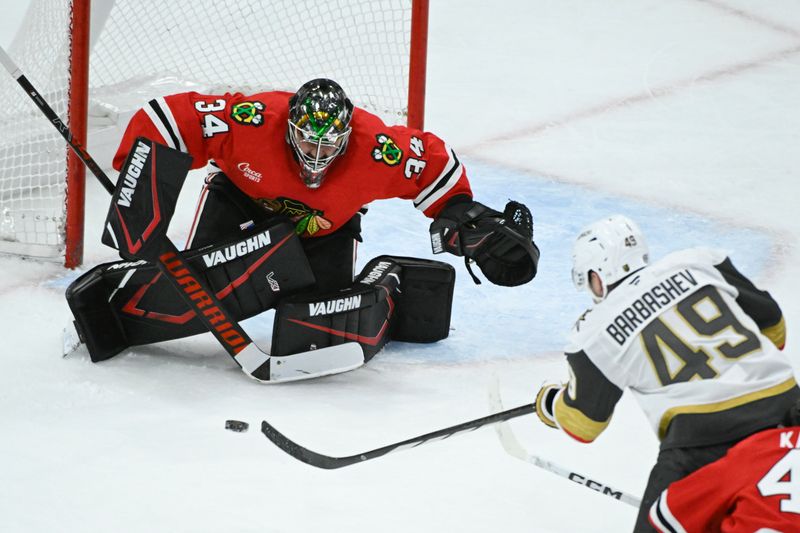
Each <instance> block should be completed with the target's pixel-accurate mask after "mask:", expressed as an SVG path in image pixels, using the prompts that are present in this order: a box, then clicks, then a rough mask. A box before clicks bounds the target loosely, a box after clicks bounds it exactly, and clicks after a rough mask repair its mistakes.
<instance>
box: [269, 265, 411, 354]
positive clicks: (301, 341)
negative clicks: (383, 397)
mask: <svg viewBox="0 0 800 533" xmlns="http://www.w3.org/2000/svg"><path fill="white" fill-rule="evenodd" d="M399 285H400V265H399V264H397V263H396V262H394V261H391V260H389V259H388V258H384V257H379V258H376V259H373V260H372V261H370V262H369V263H367V265H366V266H365V267H364V270H362V272H361V274H359V276H358V278H357V279H356V281H355V283H354V284H353V285H352V286H351V287H349V288H347V289H344V290H341V291H337V292H327V293H310V294H304V295H297V296H292V297H289V298H285V299H283V300H281V302H280V305H279V306H278V310H277V312H276V313H275V325H274V327H273V330H272V350H271V354H272V355H273V356H281V355H290V354H294V353H299V352H304V351H307V350H315V349H318V348H327V347H329V346H337V345H339V344H342V343H345V342H348V341H356V342H358V343H359V344H361V347H362V348H363V350H364V360H365V361H369V360H370V359H371V358H372V357H373V356H374V355H375V354H376V353H378V352H379V351H380V350H381V348H383V346H384V345H385V344H386V343H387V342H388V341H389V338H390V336H389V333H390V330H391V327H392V324H393V323H394V320H395V317H396V311H397V297H398V290H397V289H398V286H399Z"/></svg>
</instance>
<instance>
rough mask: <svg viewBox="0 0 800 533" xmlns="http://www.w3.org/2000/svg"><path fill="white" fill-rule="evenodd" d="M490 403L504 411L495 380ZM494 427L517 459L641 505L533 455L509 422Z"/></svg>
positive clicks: (490, 392)
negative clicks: (523, 444) (518, 437)
mask: <svg viewBox="0 0 800 533" xmlns="http://www.w3.org/2000/svg"><path fill="white" fill-rule="evenodd" d="M489 404H490V406H491V409H492V411H500V412H502V410H503V401H502V399H501V398H500V387H499V385H498V383H497V381H495V382H493V384H492V386H491V387H490V388H489ZM494 429H495V431H496V432H497V436H498V437H499V439H500V444H502V445H503V449H504V450H505V451H506V452H507V453H508V454H509V455H511V456H513V457H516V458H517V459H520V460H522V461H525V462H527V463H531V464H533V465H536V466H538V467H539V468H542V469H544V470H547V471H548V472H552V473H554V474H556V475H558V476H561V477H565V478H567V479H569V480H570V481H574V482H575V483H577V484H579V485H583V486H584V487H587V488H590V489H592V490H594V491H597V492H599V493H600V494H605V495H606V496H610V497H612V498H614V499H615V500H618V501H621V502H625V503H627V504H628V505H632V506H634V507H636V508H637V509H638V508H639V506H640V505H641V503H642V500H641V499H639V498H637V497H636V496H632V495H630V494H628V493H626V492H623V491H621V490H617V489H614V488H612V487H610V486H608V485H606V484H605V483H601V482H599V481H597V480H594V479H592V478H590V477H588V476H584V475H583V474H579V473H577V472H573V471H571V470H569V469H567V468H564V467H562V466H558V465H557V464H555V463H553V462H551V461H547V460H545V459H542V458H541V457H537V456H536V455H531V454H530V453H528V451H527V450H526V449H525V448H523V447H522V445H521V444H520V443H519V440H517V437H516V435H514V432H513V431H511V426H510V425H509V424H505V423H500V424H497V425H496V426H495V427H494Z"/></svg>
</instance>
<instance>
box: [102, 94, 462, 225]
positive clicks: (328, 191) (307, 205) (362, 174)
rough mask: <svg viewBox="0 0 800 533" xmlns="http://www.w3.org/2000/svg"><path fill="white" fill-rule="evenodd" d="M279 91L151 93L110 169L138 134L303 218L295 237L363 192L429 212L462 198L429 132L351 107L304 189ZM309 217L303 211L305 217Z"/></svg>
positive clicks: (449, 154)
mask: <svg viewBox="0 0 800 533" xmlns="http://www.w3.org/2000/svg"><path fill="white" fill-rule="evenodd" d="M291 96H292V94H291V93H288V92H265V93H258V94H254V95H252V96H244V95H242V94H238V93H237V94H226V95H222V96H219V95H203V94H197V93H193V92H190V93H181V94H175V95H171V96H167V97H164V98H156V99H154V100H151V101H150V102H149V103H148V104H147V105H146V106H144V107H143V108H142V109H141V110H139V111H138V112H137V113H136V114H135V115H134V116H133V118H132V119H131V122H130V124H128V129H127V130H126V132H125V136H124V138H123V140H122V143H121V144H120V147H119V150H118V151H117V154H116V155H115V157H114V168H116V169H117V170H119V168H120V167H121V166H122V164H123V162H124V161H125V158H126V156H127V154H128V150H129V149H130V147H131V145H132V143H133V140H134V139H135V138H136V137H139V136H143V137H148V138H150V139H153V140H155V141H157V142H160V143H163V144H166V145H168V146H170V147H172V148H175V149H178V150H181V151H183V152H188V153H189V154H191V155H192V157H194V161H193V164H192V168H201V167H203V166H205V165H206V163H207V162H208V161H209V160H213V161H214V163H215V164H216V165H217V166H218V167H219V168H220V169H221V170H222V171H223V172H224V173H225V174H226V175H227V176H228V177H229V178H230V179H231V181H232V182H233V183H234V184H235V185H236V186H237V187H238V188H239V189H241V190H242V191H243V192H245V193H246V194H247V195H248V196H250V197H252V198H254V199H257V200H259V201H261V202H262V203H263V204H264V205H265V206H266V207H267V208H269V209H270V210H271V211H274V212H276V213H280V214H285V215H287V216H289V217H290V218H293V219H295V220H298V219H305V220H307V221H309V223H308V224H306V225H304V227H302V228H300V227H298V232H299V233H301V236H303V237H313V236H322V235H326V234H329V233H332V232H334V231H336V230H337V229H338V228H340V227H341V226H342V225H343V224H344V223H345V222H347V221H348V220H349V219H350V218H351V217H353V216H354V215H355V214H356V213H357V212H358V210H359V209H360V208H361V207H362V206H364V205H366V204H368V203H370V202H372V201H373V200H379V199H385V198H404V199H408V200H413V202H414V206H415V207H416V208H417V209H419V210H420V211H422V212H423V213H425V215H427V216H428V217H435V216H436V215H437V214H438V213H439V211H440V210H441V209H442V207H443V206H444V205H445V204H446V203H447V201H448V200H449V199H451V198H453V197H454V196H457V195H467V196H468V197H470V198H471V196H472V192H471V190H470V186H469V182H468V180H467V176H466V172H465V170H464V167H463V165H462V164H461V163H460V162H459V160H458V158H457V157H456V155H455V153H454V152H453V151H452V150H451V149H450V148H449V147H448V146H447V145H446V144H445V143H444V142H443V141H442V140H441V139H440V138H438V137H437V136H436V135H434V134H432V133H427V132H422V131H419V130H415V129H411V128H407V127H405V126H387V125H386V124H384V122H383V121H382V120H381V119H380V118H378V117H376V116H375V115H372V114H371V113H368V112H367V111H364V110H363V109H359V108H356V109H355V110H354V112H353V118H352V121H351V123H350V125H351V126H352V129H353V131H352V133H351V135H350V138H349V141H348V146H347V149H346V150H345V152H344V153H343V154H341V155H340V156H339V157H338V158H337V159H336V161H335V162H334V163H333V164H332V165H331V167H330V169H329V170H328V172H327V174H326V177H325V181H324V183H323V184H322V186H321V187H319V188H318V189H311V188H308V187H306V186H305V185H304V184H303V182H302V181H301V179H300V177H299V172H300V167H299V165H298V163H297V162H296V160H295V159H294V156H293V152H292V150H291V148H290V146H289V145H288V144H287V142H286V134H287V126H288V115H289V98H290V97H291ZM308 215H313V216H308Z"/></svg>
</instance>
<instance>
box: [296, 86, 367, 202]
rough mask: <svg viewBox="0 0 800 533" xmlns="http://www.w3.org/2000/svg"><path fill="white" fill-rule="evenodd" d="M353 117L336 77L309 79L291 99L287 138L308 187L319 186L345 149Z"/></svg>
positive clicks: (350, 106)
mask: <svg viewBox="0 0 800 533" xmlns="http://www.w3.org/2000/svg"><path fill="white" fill-rule="evenodd" d="M352 117H353V104H352V103H351V102H350V100H349V99H348V98H347V95H346V94H345V93H344V90H343V89H342V88H341V87H340V86H339V84H338V83H336V82H335V81H333V80H328V79H325V78H319V79H315V80H311V81H309V82H306V83H304V84H303V86H302V87H300V89H298V90H297V93H295V95H294V96H292V98H291V99H290V100H289V128H288V130H287V133H286V140H287V142H288V143H289V145H290V146H291V147H292V150H293V152H294V154H295V157H296V158H297V161H298V162H299V163H300V167H301V168H300V177H301V178H302V180H303V183H305V184H306V186H307V187H309V188H311V189H316V188H317V187H319V186H320V185H321V184H322V179H323V178H324V177H325V173H326V172H327V170H328V167H329V166H330V164H331V163H333V160H334V159H336V157H337V156H339V155H340V154H342V153H343V152H344V150H345V148H346V147H347V138H348V137H349V136H350V131H351V128H350V119H351V118H352Z"/></svg>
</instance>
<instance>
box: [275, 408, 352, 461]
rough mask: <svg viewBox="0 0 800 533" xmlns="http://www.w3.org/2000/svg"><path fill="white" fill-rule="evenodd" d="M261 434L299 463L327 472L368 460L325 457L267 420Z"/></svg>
mask: <svg viewBox="0 0 800 533" xmlns="http://www.w3.org/2000/svg"><path fill="white" fill-rule="evenodd" d="M261 433H263V434H264V435H265V436H266V437H267V438H268V439H269V440H270V441H272V443H273V444H274V445H275V446H277V447H278V448H280V449H281V450H283V451H284V452H286V453H287V454H289V455H291V456H292V457H294V458H295V459H297V460H298V461H302V462H304V463H306V464H308V465H311V466H315V467H317V468H322V469H325V470H334V469H336V468H342V467H343V466H348V465H351V464H353V463H358V462H361V461H362V460H364V459H366V458H365V457H363V458H362V456H358V455H356V456H352V457H331V456H329V455H323V454H321V453H317V452H315V451H312V450H309V449H308V448H305V447H303V446H300V445H299V444H297V443H296V442H294V441H293V440H291V439H290V438H289V437H287V436H286V435H284V434H283V433H281V432H280V431H278V430H277V429H275V426H273V425H272V424H270V423H269V422H267V421H266V420H264V421H262V422H261Z"/></svg>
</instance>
